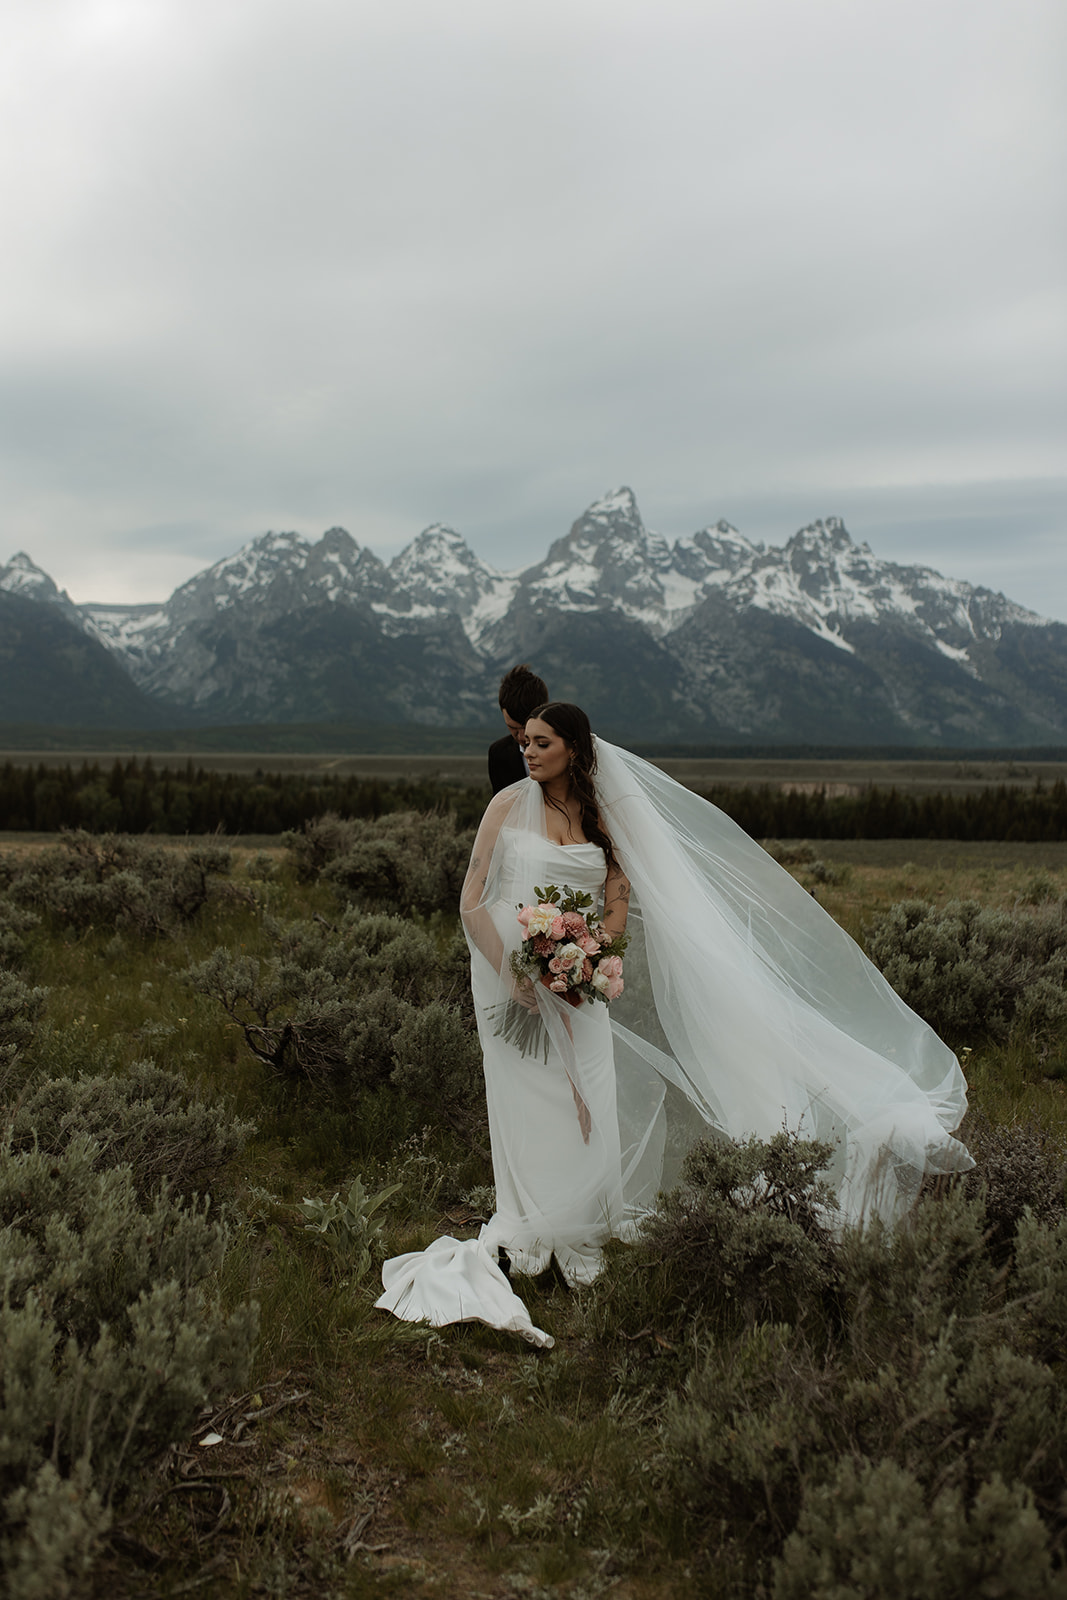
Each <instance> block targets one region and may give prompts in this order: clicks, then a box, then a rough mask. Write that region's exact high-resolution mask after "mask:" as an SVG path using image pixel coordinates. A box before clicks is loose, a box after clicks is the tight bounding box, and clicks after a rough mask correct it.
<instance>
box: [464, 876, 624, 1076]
mask: <svg viewBox="0 0 1067 1600" xmlns="http://www.w3.org/2000/svg"><path fill="white" fill-rule="evenodd" d="M534 895H535V901H534V903H533V904H531V905H521V906H519V907H518V921H519V924H520V926H521V927H522V928H524V929H525V932H526V937H525V938H524V939H523V941H522V943H521V944H520V946H519V948H518V949H517V950H513V951H512V952H511V959H510V965H511V971H512V975H513V976H514V977H515V978H517V979H518V980H519V981H520V982H522V981H523V980H525V981H527V982H529V983H540V984H542V985H543V987H544V988H546V989H548V990H550V991H551V993H552V994H558V995H559V997H560V999H561V1000H564V1001H566V1003H567V1004H568V1005H572V1006H580V1005H581V1004H582V1002H583V1001H584V1000H588V1001H589V1002H590V1003H592V1002H594V1001H596V1000H602V1001H603V1002H604V1004H605V1005H607V1004H608V1003H609V1001H612V1000H615V999H617V998H618V996H619V995H620V994H622V991H623V988H624V984H623V979H622V958H623V955H624V954H625V951H626V946H627V945H628V944H629V942H630V936H629V934H627V933H618V934H615V935H614V936H612V935H611V934H610V933H609V932H608V930H607V929H606V928H605V926H604V924H603V922H602V921H601V920H600V918H599V917H598V916H596V915H595V914H593V915H591V914H590V913H592V910H593V899H592V896H591V895H588V894H583V893H581V891H580V890H576V889H572V888H570V886H569V885H568V884H564V885H563V888H562V889H557V888H556V886H555V884H549V885H548V887H547V888H545V889H539V888H538V887H537V886H536V885H535V886H534ZM499 1009H500V1008H498V1010H499ZM502 1009H503V1016H502V1017H500V1018H499V1019H498V1020H499V1026H498V1027H497V1028H496V1029H495V1030H494V1031H495V1032H496V1033H497V1034H498V1035H502V1036H503V1037H504V1038H505V1039H506V1040H507V1042H508V1043H509V1044H511V1045H514V1046H515V1047H516V1049H518V1050H519V1051H520V1052H521V1053H522V1054H523V1055H524V1056H525V1055H532V1054H533V1053H534V1051H535V1050H536V1051H539V1052H540V1053H541V1054H542V1057H543V1059H544V1060H546V1061H547V1060H548V1035H547V1033H546V1032H545V1026H544V1023H543V1022H542V1021H541V1017H540V1014H539V1013H538V1012H537V1011H528V1010H527V1009H526V1007H525V1006H521V1005H519V1003H518V1002H517V1001H515V1000H509V1001H508V1002H507V1004H506V1006H504V1007H503V1008H502Z"/></svg>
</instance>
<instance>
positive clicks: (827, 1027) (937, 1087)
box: [596, 739, 973, 1221]
mask: <svg viewBox="0 0 1067 1600" xmlns="http://www.w3.org/2000/svg"><path fill="white" fill-rule="evenodd" d="M596 750H597V769H598V770H597V792H598V798H599V801H600V805H601V811H602V815H603V818H604V822H605V824H606V826H607V829H608V831H609V833H610V834H611V837H612V840H613V842H614V845H615V848H616V851H617V853H618V856H619V859H620V862H621V864H622V866H623V869H624V870H625V872H626V874H627V876H628V877H629V879H630V882H631V885H632V889H633V897H632V900H631V909H630V924H629V926H630V929H631V932H632V934H633V936H634V939H633V944H632V946H631V949H630V951H629V952H628V954H627V959H626V993H625V994H624V995H623V996H621V997H620V999H619V1000H618V1001H616V1002H615V1003H614V1004H613V1006H612V1008H611V1011H612V1028H613V1032H614V1035H615V1062H616V1070H617V1078H618V1104H619V1120H620V1127H621V1128H622V1131H623V1154H624V1165H625V1176H626V1197H627V1200H628V1202H629V1203H630V1204H631V1205H633V1206H636V1207H641V1206H642V1205H647V1204H650V1203H652V1201H653V1200H654V1197H655V1193H656V1191H657V1190H658V1189H659V1188H660V1187H666V1186H669V1184H670V1183H671V1181H672V1180H673V1178H674V1176H675V1175H676V1171H677V1166H678V1163H679V1162H680V1159H681V1157H682V1156H683V1155H684V1153H685V1151H686V1149H688V1147H689V1146H690V1145H691V1143H692V1141H693V1139H694V1137H696V1136H698V1135H699V1134H701V1133H706V1132H707V1131H708V1130H709V1128H712V1129H718V1130H721V1131H722V1132H723V1133H726V1134H728V1135H729V1136H731V1137H734V1138H740V1137H745V1136H748V1135H753V1134H754V1135H757V1136H759V1137H762V1138H767V1137H769V1136H770V1135H772V1134H773V1133H775V1132H776V1131H778V1130H780V1129H781V1128H783V1127H786V1128H788V1129H790V1130H793V1131H799V1132H800V1133H801V1134H804V1135H807V1136H808V1137H817V1138H819V1139H825V1140H827V1141H829V1142H830V1143H831V1144H832V1145H833V1147H834V1151H835V1154H834V1158H833V1161H832V1163H831V1166H830V1168H829V1173H828V1175H829V1177H830V1178H831V1180H832V1181H833V1182H834V1183H835V1186H836V1188H837V1193H838V1204H839V1209H840V1212H841V1217H842V1220H849V1221H860V1220H862V1219H864V1218H865V1217H869V1216H872V1215H878V1216H881V1217H883V1218H885V1219H887V1220H890V1219H892V1218H894V1217H896V1216H898V1215H899V1214H900V1213H901V1212H902V1211H903V1210H904V1209H906V1207H907V1206H908V1205H909V1204H910V1202H911V1200H912V1199H913V1198H914V1195H915V1193H916V1191H917V1189H918V1185H919V1183H920V1181H921V1179H922V1176H923V1174H924V1173H927V1172H952V1171H962V1170H966V1169H967V1168H968V1167H970V1166H972V1165H973V1162H972V1160H971V1158H970V1156H969V1155H968V1153H967V1151H966V1149H965V1148H964V1146H963V1145H962V1144H960V1142H959V1141H958V1140H957V1139H955V1138H953V1137H952V1133H953V1130H954V1129H956V1128H958V1126H959V1123H960V1121H961V1120H962V1117H963V1114H964V1112H965V1110H966V1107H967V1097H966V1084H965V1082H964V1078H963V1073H962V1071H961V1069H960V1066H959V1063H958V1061H957V1060H956V1058H955V1056H954V1055H953V1054H952V1052H951V1050H949V1048H948V1046H947V1045H945V1044H944V1043H943V1042H942V1041H941V1040H940V1039H939V1038H938V1037H937V1035H936V1034H935V1033H934V1032H933V1030H932V1029H931V1028H930V1027H929V1026H928V1025H927V1024H926V1023H925V1022H923V1021H922V1020H921V1018H919V1017H918V1016H916V1015H915V1013H914V1012H913V1011H911V1010H910V1009H909V1008H908V1007H907V1006H906V1005H905V1004H904V1002H903V1001H902V1000H901V999H900V998H899V996H898V995H897V994H896V993H895V992H894V991H893V989H892V988H891V987H890V985H889V984H888V983H887V982H886V980H885V979H884V978H883V977H882V975H881V973H880V972H878V970H877V969H876V968H875V967H874V966H873V965H872V963H871V962H870V961H869V960H868V959H867V957H866V956H865V955H864V954H863V952H862V951H861V950H860V949H859V947H858V945H856V944H855V943H854V941H853V940H852V939H851V938H850V937H849V936H848V934H846V933H845V932H844V930H843V929H842V928H840V927H839V926H838V925H837V923H836V922H834V920H833V918H832V917H830V916H829V915H828V914H827V913H826V912H825V911H824V910H823V909H822V907H821V906H820V905H818V903H817V902H816V901H815V899H814V898H813V897H812V896H811V895H810V894H808V893H807V892H806V890H804V889H803V888H802V887H801V885H800V884H798V883H797V882H796V881H795V880H794V879H793V878H792V877H791V876H790V874H789V873H788V872H786V871H785V870H784V869H783V868H781V867H780V866H779V865H778V864H777V863H776V862H775V861H774V860H773V859H772V858H771V857H770V856H769V855H768V854H767V852H766V851H764V850H762V849H761V848H760V846H759V845H757V844H756V843H755V842H754V841H753V840H752V839H750V838H749V837H748V835H747V834H746V833H745V832H744V831H743V830H742V829H741V828H739V827H738V826H737V825H736V824H735V823H734V822H733V821H731V819H730V818H729V817H727V816H726V815H725V814H724V813H723V812H721V811H720V810H718V808H717V807H715V806H713V805H711V804H710V803H709V802H708V801H706V800H702V799H701V798H700V797H699V796H698V795H695V794H693V793H691V792H690V791H689V790H687V789H685V788H683V787H682V786H681V785H680V784H677V783H675V782H674V781H673V780H672V779H671V778H669V777H667V776H666V774H665V773H663V772H661V771H660V770H659V769H658V768H656V767H653V766H651V765H650V764H649V763H648V762H646V761H643V760H641V759H640V757H638V756H634V755H632V754H631V753H630V752H628V751H626V750H622V749H619V748H618V747H616V746H614V745H611V744H608V743H607V742H606V741H605V740H603V739H598V740H597V741H596Z"/></svg>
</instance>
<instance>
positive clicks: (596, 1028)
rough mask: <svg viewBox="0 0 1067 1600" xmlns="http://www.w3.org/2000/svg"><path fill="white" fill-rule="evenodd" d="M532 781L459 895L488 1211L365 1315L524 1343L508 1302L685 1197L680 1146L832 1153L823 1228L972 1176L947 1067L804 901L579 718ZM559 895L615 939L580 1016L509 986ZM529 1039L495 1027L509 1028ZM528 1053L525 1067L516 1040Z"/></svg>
mask: <svg viewBox="0 0 1067 1600" xmlns="http://www.w3.org/2000/svg"><path fill="white" fill-rule="evenodd" d="M526 758H527V763H528V766H529V772H530V776H529V778H526V779H523V780H522V781H521V782H520V783H517V784H514V785H512V787H511V788H509V789H504V790H502V791H501V792H500V793H499V794H498V795H496V796H494V798H493V799H492V801H491V802H490V804H489V806H488V808H487V810H486V812H485V815H484V817H483V819H482V823H481V826H480V827H479V830H478V834H477V837H476V839H475V844H474V850H473V852H472V855H471V862H470V867H469V869H468V873H467V879H466V882H465V884H464V888H463V895H462V904H461V913H462V918H463V924H464V928H465V931H466V935H467V941H468V944H469V945H470V950H471V984H472V988H473V992H474V1000H475V1005H476V1008H477V1015H478V1031H479V1037H480V1041H481V1046H482V1055H483V1063H484V1070H485V1084H486V1098H487V1102H488V1110H489V1130H490V1138H491V1145H492V1155H493V1175H494V1179H495V1182H496V1202H497V1209H496V1212H495V1215H494V1216H493V1217H492V1219H491V1221H490V1222H489V1223H487V1224H486V1226H485V1227H484V1228H483V1229H482V1231H481V1234H480V1236H479V1237H478V1238H477V1239H471V1240H464V1241H460V1240H456V1239H451V1238H441V1239H437V1240H435V1241H434V1243H433V1244H432V1245H431V1246H430V1247H429V1248H428V1249H427V1250H425V1251H422V1252H417V1253H414V1254H411V1255H405V1256H399V1257H396V1258H395V1259H394V1260H392V1261H388V1262H386V1264H385V1267H384V1269H383V1274H382V1276H383V1283H384V1288H385V1292H384V1293H383V1295H382V1296H381V1298H380V1299H379V1300H378V1302H377V1304H378V1305H379V1306H380V1307H382V1308H383V1309H385V1310H389V1311H392V1312H394V1313H395V1314H396V1315H397V1316H399V1317H402V1318H404V1319H406V1320H409V1321H423V1320H425V1321H428V1322H430V1323H432V1324H434V1325H435V1326H441V1325H443V1324H444V1323H448V1322H458V1321H466V1320H470V1319H477V1320H481V1321H484V1322H487V1323H489V1324H490V1325H491V1326H493V1327H499V1328H506V1329H511V1330H513V1331H515V1332H518V1333H521V1334H523V1335H524V1337H526V1338H528V1339H530V1340H531V1341H532V1342H534V1343H537V1344H542V1345H550V1344H551V1343H552V1340H551V1338H550V1337H549V1335H547V1334H545V1333H543V1332H542V1331H541V1330H540V1329H538V1328H535V1327H533V1325H532V1323H531V1322H530V1319H529V1316H528V1314H527V1312H526V1308H525V1306H524V1305H523V1303H522V1301H521V1300H520V1299H519V1298H518V1296H516V1295H515V1294H514V1293H513V1292H512V1289H511V1285H510V1281H509V1273H510V1270H511V1268H512V1267H514V1268H515V1269H517V1270H518V1271H520V1272H523V1273H527V1274H533V1273H537V1272H540V1271H542V1270H543V1269H544V1268H545V1267H546V1266H548V1265H549V1264H550V1262H551V1260H552V1258H553V1257H555V1260H556V1262H557V1263H558V1265H559V1268H560V1270H561V1271H562V1273H563V1275H564V1277H565V1278H566V1279H567V1280H568V1282H570V1283H573V1284H577V1283H587V1282H589V1281H591V1280H592V1279H593V1278H594V1277H595V1276H596V1274H597V1271H598V1269H599V1263H600V1252H601V1249H602V1247H603V1245H604V1243H605V1242H606V1240H608V1239H609V1238H618V1237H626V1236H627V1235H628V1234H629V1233H631V1232H632V1231H633V1229H634V1227H635V1225H636V1222H637V1221H638V1220H639V1218H640V1216H641V1215H642V1214H643V1213H645V1212H647V1211H648V1210H650V1209H651V1208H652V1207H653V1206H654V1205H655V1201H656V1196H657V1194H658V1193H659V1192H660V1190H662V1189H664V1188H668V1187H670V1186H671V1184H672V1183H673V1182H675V1181H676V1179H677V1176H678V1170H679V1167H680V1165H681V1161H682V1159H683V1158H684V1156H685V1154H686V1151H687V1150H688V1149H689V1148H690V1147H691V1145H692V1144H693V1143H694V1141H695V1140H696V1139H698V1138H701V1137H707V1136H709V1135H711V1136H714V1135H715V1134H716V1133H718V1134H726V1135H727V1136H729V1137H732V1138H743V1137H746V1136H748V1135H756V1136H757V1137H760V1138H769V1137H770V1136H771V1135H772V1134H774V1133H776V1132H778V1131H779V1130H781V1129H782V1128H783V1127H786V1128H788V1129H790V1130H791V1131H794V1132H799V1133H800V1134H801V1135H802V1136H804V1137H808V1138H817V1139H821V1140H825V1141H827V1142H828V1143H829V1144H831V1145H832V1147H833V1148H834V1152H835V1153H834V1157H833V1160H832V1162H831V1165H830V1167H829V1169H828V1171H827V1173H826V1176H827V1177H828V1178H829V1179H830V1181H831V1182H832V1183H833V1184H834V1186H835V1189H836V1192H837V1197H838V1212H839V1217H838V1221H839V1222H840V1223H842V1224H843V1223H847V1222H854V1223H860V1222H862V1221H863V1220H864V1219H866V1218H868V1217H871V1216H880V1217H883V1218H885V1219H887V1220H893V1219H895V1218H896V1217H898V1216H900V1215H901V1214H902V1213H903V1211H905V1210H906V1209H907V1207H908V1206H909V1205H910V1203H911V1201H912V1200H913V1198H914V1196H915V1194H916V1193H917V1191H918V1186H919V1183H920V1182H921V1180H922V1177H923V1175H924V1174H925V1173H927V1172H953V1171H962V1170H965V1169H966V1168H968V1167H970V1166H971V1165H972V1162H971V1158H970V1156H969V1155H968V1154H967V1151H966V1150H965V1149H964V1147H963V1145H961V1144H960V1143H959V1142H958V1141H957V1140H956V1139H954V1138H953V1137H952V1136H951V1135H952V1130H953V1129H955V1128H956V1127H958V1125H959V1123H960V1121H961V1119H962V1117H963V1113H964V1111H965V1110H966V1105H967V1100H966V1086H965V1084H964V1080H963V1074H962V1072H961V1070H960V1067H959V1064H958V1062H957V1061H956V1058H955V1057H954V1056H953V1054H952V1053H951V1051H950V1050H949V1049H948V1047H947V1046H946V1045H944V1044H943V1043H942V1042H941V1040H940V1039H938V1038H937V1036H936V1034H934V1033H933V1032H932V1030H931V1029H930V1028H929V1027H928V1026H927V1025H926V1023H924V1022H923V1021H922V1020H921V1019H920V1018H919V1017H917V1016H916V1015H915V1013H914V1012H912V1011H910V1010H909V1009H908V1007H907V1006H906V1005H905V1004H904V1002H903V1001H902V1000H900V999H899V997H898V996H897V995H896V994H895V993H894V991H893V990H892V989H891V988H890V986H889V985H888V984H887V983H886V981H885V979H884V978H883V977H882V976H881V974H880V973H879V972H878V971H877V969H876V968H875V967H873V966H872V965H871V963H870V962H869V961H868V960H867V958H866V957H865V956H864V955H863V953H862V951H861V950H860V949H859V947H858V946H857V945H856V944H854V943H853V941H852V940H851V939H850V938H849V937H848V935H847V934H846V933H845V932H844V931H843V929H841V928H840V927H838V925H837V924H836V923H835V922H834V921H833V919H832V918H831V917H829V916H828V915H827V913H826V912H824V911H823V910H822V908H821V907H820V906H819V905H818V904H817V903H816V901H815V900H814V899H813V898H812V897H811V896H810V895H809V894H808V893H807V892H806V891H805V890H804V889H803V888H802V887H801V886H800V885H799V884H798V883H796V881H795V880H794V879H793V878H792V877H791V876H790V875H789V874H788V873H787V872H785V871H784V870H783V869H782V868H781V867H779V866H778V865H777V863H776V862H774V861H773V860H772V859H771V857H770V856H769V855H767V854H766V852H765V851H763V850H762V849H761V848H760V847H759V846H758V845H757V844H755V843H754V842H753V841H752V840H751V839H750V838H749V837H748V835H747V834H745V833H744V832H743V831H742V830H741V829H740V828H739V827H737V825H736V824H735V823H733V822H731V820H730V819H729V818H728V817H727V816H725V815H724V814H723V813H722V812H721V811H719V810H718V809H717V808H716V807H714V806H712V805H710V804H709V803H708V802H707V801H705V800H702V799H700V797H699V796H697V795H694V794H692V793H691V792H690V791H689V790H687V789H684V788H682V787H681V786H680V785H679V784H676V783H674V782H673V781H672V780H671V779H670V778H668V777H666V776H665V774H663V773H662V772H660V771H659V770H658V768H655V767H652V766H650V765H649V764H648V763H647V762H644V761H642V760H641V759H640V758H639V757H637V756H634V755H631V754H630V753H629V752H627V751H625V750H621V749H619V748H617V747H615V746H613V745H610V744H608V743H606V742H605V741H604V740H602V739H595V738H594V737H593V735H592V732H591V730H590V727H589V721H588V718H587V717H586V715H585V713H584V712H583V711H581V710H580V709H579V707H577V706H573V705H567V704H564V703H559V702H555V703H551V704H548V705H544V706H541V707H539V708H538V710H537V711H536V712H535V713H534V715H533V716H532V717H531V718H530V720H529V721H528V722H527V724H526ZM549 885H554V886H556V887H557V888H558V889H560V890H561V891H562V890H563V889H564V888H565V887H566V888H570V889H574V890H578V891H582V892H585V893H587V894H589V895H591V896H592V899H593V902H594V904H595V905H598V906H600V907H602V908H603V912H602V920H603V921H604V923H605V925H606V927H607V929H608V931H609V933H611V934H617V933H620V932H621V931H622V930H623V929H624V928H625V929H626V930H627V932H628V933H629V935H630V938H631V943H630V946H629V949H628V951H627V954H626V963H625V992H624V993H623V994H622V995H621V996H620V997H619V998H618V999H616V1000H614V1001H613V1002H612V1003H611V1006H610V1008H609V1007H608V1006H607V1005H601V1004H597V1005H592V1004H586V1003H583V1004H581V1005H580V1006H578V1007H577V1008H574V1007H572V1006H570V1005H567V1004H565V1003H564V1002H563V1001H562V1000H561V999H560V997H559V996H558V995H555V994H553V993H551V992H550V991H549V990H548V989H547V988H545V987H543V986H541V985H531V984H529V983H528V982H526V981H524V980H521V979H517V978H516V977H515V976H514V975H513V973H512V970H511V964H510V956H511V954H512V952H513V951H514V950H516V949H517V948H518V946H519V944H520V942H521V940H522V938H523V936H524V929H523V928H522V926H521V925H520V923H519V921H518V919H517V915H516V913H517V911H518V908H519V907H520V905H522V904H528V903H530V902H532V901H534V900H535V898H539V897H538V896H535V890H536V889H540V888H546V887H548V886H549ZM520 1010H521V1011H523V1012H525V1013H527V1014H529V1016H530V1022H531V1027H530V1028H529V1029H528V1030H526V1039H525V1040H523V1041H522V1042H515V1041H516V1040H518V1039H521V1038H522V1030H517V1029H515V1027H514V1026H512V1025H509V1019H512V1020H513V1019H514V1017H515V1015H516V1014H517V1012H518V1011H520ZM531 1036H532V1037H533V1038H534V1039H535V1040H536V1041H537V1044H536V1045H531V1044H530V1043H529V1042H528V1041H529V1039H530V1037H531Z"/></svg>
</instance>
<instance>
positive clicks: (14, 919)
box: [0, 895, 40, 968]
mask: <svg viewBox="0 0 1067 1600" xmlns="http://www.w3.org/2000/svg"><path fill="white" fill-rule="evenodd" d="M39 921H40V918H39V917H37V916H35V915H34V913H33V912H32V911H27V910H25V909H24V908H23V907H22V906H17V905H15V904H14V902H13V901H12V900H10V899H9V898H8V897H7V895H5V896H4V897H3V899H0V968H2V967H17V966H20V965H21V963H22V961H23V960H24V959H25V954H26V935H27V934H28V933H29V932H30V929H31V928H35V927H36V926H37V924H38V922H39Z"/></svg>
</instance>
